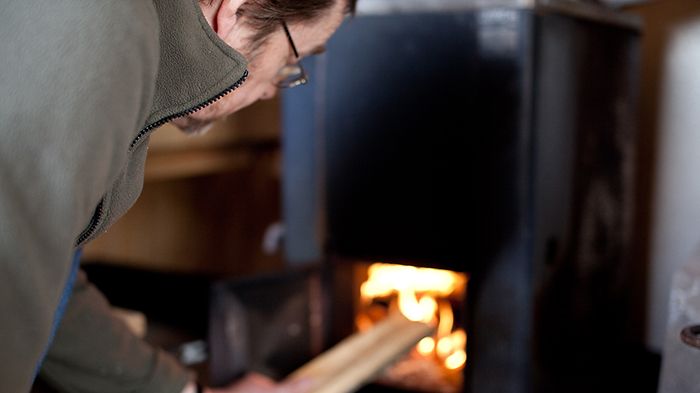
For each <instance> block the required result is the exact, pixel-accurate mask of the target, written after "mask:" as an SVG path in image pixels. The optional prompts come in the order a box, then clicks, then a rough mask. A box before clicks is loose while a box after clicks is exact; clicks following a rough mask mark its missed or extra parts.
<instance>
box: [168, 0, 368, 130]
mask: <svg viewBox="0 0 700 393" xmlns="http://www.w3.org/2000/svg"><path fill="white" fill-rule="evenodd" d="M355 2H356V0H201V1H200V5H201V7H202V12H203V13H204V16H205V18H206V19H207V21H208V22H209V24H210V25H211V26H212V28H213V29H214V31H215V32H216V33H217V34H218V35H219V37H221V39H223V40H224V41H225V42H226V43H227V44H229V45H230V46H231V47H233V48H234V49H236V50H237V51H239V52H240V53H241V54H242V55H243V56H245V57H246V59H248V70H249V72H250V75H249V77H248V79H247V80H246V82H245V83H244V84H243V85H242V86H241V87H240V88H238V89H237V90H236V91H235V92H233V93H231V94H229V95H227V96H225V97H224V98H222V99H221V100H219V101H218V102H216V103H215V104H213V105H211V106H209V107H207V108H205V109H203V110H201V111H199V112H196V113H194V114H193V115H190V116H188V117H186V118H182V119H178V120H176V121H175V122H174V123H175V124H176V125H178V126H179V127H180V128H183V129H185V130H191V131H195V130H197V129H200V128H201V127H202V126H204V125H205V124H207V123H209V122H211V121H213V120H216V119H218V118H221V117H223V116H226V115H228V114H231V113H233V112H236V111H238V110H239V109H242V108H244V107H246V106H248V105H250V104H252V103H254V102H255V101H257V100H260V99H269V98H272V97H274V96H275V94H276V93H277V88H278V86H277V83H278V82H279V81H280V75H279V71H280V70H281V69H282V68H284V67H285V66H286V65H289V64H292V63H295V62H296V61H298V60H297V59H296V57H295V55H294V52H293V50H292V47H291V45H290V43H289V39H288V37H287V35H286V34H285V32H284V28H283V24H286V25H287V26H288V27H289V33H290V36H291V37H292V39H293V42H294V44H295V46H296V49H297V50H298V54H299V57H304V56H309V55H313V54H318V53H320V52H322V51H323V48H324V45H325V43H326V41H328V39H329V38H330V37H331V35H332V34H333V33H334V32H335V31H336V30H337V29H338V27H339V26H340V24H341V22H342V21H343V18H344V17H345V15H347V14H348V13H351V12H352V11H353V10H354V7H355Z"/></svg>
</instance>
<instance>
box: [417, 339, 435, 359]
mask: <svg viewBox="0 0 700 393" xmlns="http://www.w3.org/2000/svg"><path fill="white" fill-rule="evenodd" d="M416 350H417V351H418V353H420V354H421V355H423V356H430V355H431V354H432V353H433V351H434V350H435V339H434V338H432V337H425V338H424V339H422V340H420V342H418V345H417V346H416Z"/></svg>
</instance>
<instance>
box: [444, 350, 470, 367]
mask: <svg viewBox="0 0 700 393" xmlns="http://www.w3.org/2000/svg"><path fill="white" fill-rule="evenodd" d="M465 363H467V352H466V351H465V350H463V349H459V350H457V351H455V353H453V354H452V355H450V356H448V357H447V359H445V367H446V368H447V369H449V370H457V369H458V368H460V367H462V366H464V364H465Z"/></svg>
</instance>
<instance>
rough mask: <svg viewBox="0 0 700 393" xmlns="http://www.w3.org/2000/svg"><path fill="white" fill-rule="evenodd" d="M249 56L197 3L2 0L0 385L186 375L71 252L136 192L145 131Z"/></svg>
mask: <svg viewBox="0 0 700 393" xmlns="http://www.w3.org/2000/svg"><path fill="white" fill-rule="evenodd" d="M245 67H246V64H245V60H244V59H243V58H242V57H241V56H240V54H238V53H237V52H235V51H234V50H232V49H231V48H230V47H229V46H227V45H226V44H225V43H223V42H222V41H221V40H220V39H219V38H218V37H217V36H216V34H215V33H214V32H213V31H212V30H211V29H210V27H209V25H208V24H207V22H206V20H205V19H204V17H203V16H202V14H201V11H200V9H199V6H198V4H197V0H152V1H148V0H145V1H144V0H118V1H117V0H113V1H108V0H8V1H3V2H1V3H0V135H1V138H2V139H1V142H0V317H1V318H0V392H2V393H25V392H27V391H28V390H29V388H30V386H31V383H32V379H33V376H34V373H35V370H36V369H37V365H38V364H40V363H41V362H40V361H41V359H42V357H43V354H44V353H45V352H46V351H47V349H48V353H47V354H46V357H45V359H44V361H43V363H41V369H40V372H41V373H42V375H43V376H44V377H45V378H46V379H48V380H49V381H51V382H52V383H54V384H55V385H56V386H57V387H59V388H60V389H61V390H64V391H66V392H86V393H87V392H95V393H97V392H99V393H109V392H154V393H155V392H163V393H165V392H172V393H177V392H179V391H180V390H181V389H182V388H183V387H184V385H185V383H186V382H187V380H188V379H189V378H191V376H190V375H189V374H188V372H186V371H185V370H184V369H183V368H181V367H180V366H179V365H178V364H177V363H176V362H175V361H174V360H173V359H171V358H169V357H168V356H167V355H165V354H163V353H162V352H159V351H158V350H155V349H153V348H151V347H149V346H147V345H146V344H144V343H143V342H141V341H140V340H138V339H137V338H135V337H133V336H132V335H131V334H130V333H129V332H128V331H127V329H126V328H125V327H124V325H122V324H121V323H120V322H118V321H116V320H115V319H113V317H112V315H111V312H110V311H109V306H108V304H107V303H106V301H105V300H104V299H103V298H102V296H101V295H100V294H99V292H97V291H96V290H95V289H94V288H93V287H91V286H90V285H89V283H87V282H86V281H85V279H84V277H83V275H79V277H78V280H77V282H76V284H75V286H74V288H73V295H72V297H71V298H70V301H69V303H68V306H67V309H66V312H65V314H64V315H63V318H62V320H61V323H60V325H59V328H58V331H57V332H56V334H55V337H54V339H53V341H52V344H51V345H50V347H49V346H48V344H49V342H51V337H50V336H51V335H52V324H53V323H54V320H55V319H56V315H57V313H56V310H57V306H58V304H59V300H60V298H61V295H62V293H63V292H64V289H65V287H66V283H67V281H68V278H69V275H70V270H71V256H72V254H73V252H74V250H75V247H76V246H77V245H80V244H83V243H85V242H87V241H89V240H90V239H92V238H94V237H95V236H97V235H98V234H100V233H102V232H103V231H104V230H106V228H107V227H108V226H109V225H110V224H111V223H112V222H114V221H115V220H116V219H117V218H119V217H120V216H121V215H122V214H123V213H124V212H125V211H126V210H127V209H128V208H129V207H130V206H131V205H132V204H133V202H134V201H135V199H136V198H137V197H138V195H139V193H140V192H141V187H142V182H143V165H144V161H145V157H146V150H147V145H148V135H149V133H150V132H151V131H152V129H154V128H156V127H157V126H158V125H160V124H161V123H162V122H164V121H166V120H168V119H170V118H172V117H173V116H177V115H181V114H183V113H186V112H188V111H191V110H194V109H196V108H198V107H200V106H201V105H203V104H206V103H208V102H210V101H211V100H212V99H215V98H217V97H218V96H220V95H221V94H224V93H226V92H228V91H230V90H231V89H233V88H234V87H235V86H237V85H238V84H240V82H241V81H242V79H243V78H244V75H245V73H246V71H245Z"/></svg>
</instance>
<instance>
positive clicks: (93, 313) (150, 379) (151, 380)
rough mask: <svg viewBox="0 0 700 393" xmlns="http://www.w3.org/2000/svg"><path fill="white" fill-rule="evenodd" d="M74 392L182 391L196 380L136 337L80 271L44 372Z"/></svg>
mask: <svg viewBox="0 0 700 393" xmlns="http://www.w3.org/2000/svg"><path fill="white" fill-rule="evenodd" d="M41 376H42V378H44V379H45V380H46V381H47V382H49V383H51V384H52V385H53V386H54V387H56V388H58V389H60V390H61V391H65V392H71V393H121V392H134V393H137V392H148V393H179V392H181V391H182V389H183V388H184V387H185V385H186V384H187V382H188V381H189V380H191V379H192V378H193V376H192V375H191V374H190V373H189V372H187V371H185V370H184V369H183V367H182V366H180V365H179V364H178V363H177V362H176V361H175V359H173V358H172V357H171V356H170V355H169V354H167V353H165V352H163V351H161V350H158V349H155V348H153V347H151V346H149V345H147V344H146V343H145V342H143V341H142V340H141V339H139V338H138V337H136V336H134V335H133V334H132V333H131V332H130V331H129V329H128V328H127V327H126V325H125V324H124V323H123V322H122V321H121V320H118V319H117V318H115V317H114V316H113V314H112V311H111V308H110V306H109V304H108V303H107V301H106V299H105V298H104V297H103V296H102V295H101V294H100V293H99V292H98V291H97V289H96V288H95V287H94V286H93V285H92V284H90V283H89V282H88V281H87V280H86V278H85V275H84V274H83V273H82V272H80V273H79V274H78V278H77V280H76V284H75V287H74V288H73V296H72V297H71V300H70V301H69V303H68V307H67V308H66V312H65V314H64V316H63V319H62V321H61V325H60V326H59V328H58V331H57V333H56V337H55V339H54V341H53V344H52V346H51V348H50V350H49V353H48V355H47V357H46V359H45V361H44V364H43V366H42V369H41Z"/></svg>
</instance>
